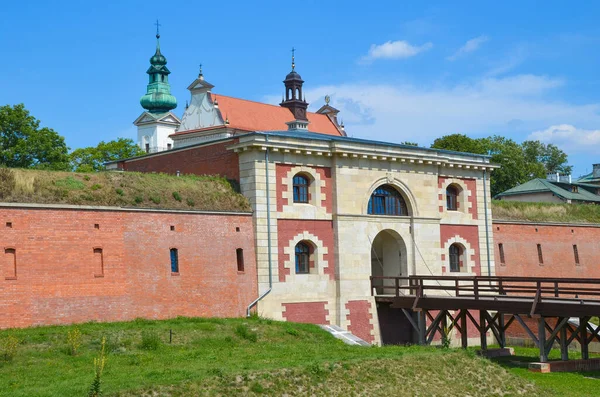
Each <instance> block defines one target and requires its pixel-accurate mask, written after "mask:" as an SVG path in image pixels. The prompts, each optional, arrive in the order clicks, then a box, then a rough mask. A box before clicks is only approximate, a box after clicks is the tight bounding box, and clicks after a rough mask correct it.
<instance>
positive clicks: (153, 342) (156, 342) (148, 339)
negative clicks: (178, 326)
mask: <svg viewBox="0 0 600 397" xmlns="http://www.w3.org/2000/svg"><path fill="white" fill-rule="evenodd" d="M160 345H162V341H161V340H160V336H158V333H157V332H156V331H142V343H140V349H143V350H158V348H159V347H160Z"/></svg>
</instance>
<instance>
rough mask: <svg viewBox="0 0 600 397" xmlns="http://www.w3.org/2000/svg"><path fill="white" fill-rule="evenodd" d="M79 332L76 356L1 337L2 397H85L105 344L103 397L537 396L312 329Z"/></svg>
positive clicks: (61, 337) (42, 332)
mask: <svg viewBox="0 0 600 397" xmlns="http://www.w3.org/2000/svg"><path fill="white" fill-rule="evenodd" d="M78 328H79V330H80V331H81V334H82V345H81V346H80V348H79V349H78V353H77V354H76V355H71V354H70V353H69V349H68V345H67V341H66V335H67V332H68V331H69V330H72V329H73V327H72V326H53V327H38V328H29V329H13V330H4V331H0V340H1V339H2V338H5V337H7V336H14V337H16V338H18V339H19V340H20V345H19V347H18V349H17V352H16V354H15V355H14V357H13V358H12V360H10V361H0V395H2V396H14V397H19V396H82V395H86V393H87V391H88V390H89V387H90V385H91V383H92V381H93V379H94V367H93V359H94V358H95V357H98V355H99V351H100V346H101V340H102V337H103V336H104V337H106V352H107V357H106V358H107V361H106V367H105V369H104V373H103V376H102V388H103V391H104V395H105V396H139V395H147V396H167V395H168V396H190V395H227V396H229V395H248V394H250V395H259V394H262V393H265V394H267V395H282V394H284V393H287V394H288V395H311V394H313V395H375V396H377V395H381V396H390V395H410V396H412V395H423V396H435V395H437V396H464V395H467V394H468V395H470V396H494V395H498V396H499V395H519V394H521V395H542V394H541V391H540V390H542V389H539V388H538V387H537V386H535V385H534V384H533V383H532V382H531V381H530V380H528V379H525V378H523V377H519V376H517V375H515V374H511V373H510V372H509V371H507V370H505V369H504V368H502V367H501V366H499V365H496V364H494V363H493V362H491V361H489V360H486V359H482V358H479V357H476V356H475V355H474V354H473V352H471V351H462V350H452V349H448V350H444V349H440V348H434V347H418V346H413V347H398V346H389V347H372V348H368V347H367V348H365V347H360V346H348V345H345V344H343V343H342V342H341V341H339V340H337V339H334V338H333V337H332V336H331V335H329V334H328V333H326V332H324V331H322V330H321V329H319V328H318V327H317V326H313V325H309V324H294V323H280V322H276V321H271V320H264V319H260V318H252V319H190V318H177V319H173V320H166V321H148V320H136V321H132V322H126V323H110V324H106V323H102V324H101V323H85V324H80V325H78ZM170 331H172V332H173V334H172V335H173V340H172V343H169V337H170ZM157 339H158V342H157ZM511 371H512V369H511ZM544 394H546V395H551V394H548V393H544ZM555 395H561V394H555ZM563 395H564V394H563Z"/></svg>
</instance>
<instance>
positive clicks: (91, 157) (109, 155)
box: [71, 138, 145, 172]
mask: <svg viewBox="0 0 600 397" xmlns="http://www.w3.org/2000/svg"><path fill="white" fill-rule="evenodd" d="M144 153H145V152H144V151H143V150H142V149H140V147H139V146H138V145H136V144H135V143H134V142H133V140H131V139H128V138H127V139H126V138H118V139H117V140H115V141H110V142H104V141H101V142H100V143H99V144H98V145H97V146H95V147H92V146H90V147H86V148H81V149H76V150H74V151H73V153H71V163H72V166H73V169H74V170H75V171H77V172H92V171H102V170H104V169H105V166H104V163H106V162H108V161H114V160H119V159H126V158H130V157H135V156H141V155H142V154H144Z"/></svg>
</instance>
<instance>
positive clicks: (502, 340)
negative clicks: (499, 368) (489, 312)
mask: <svg viewBox="0 0 600 397" xmlns="http://www.w3.org/2000/svg"><path fill="white" fill-rule="evenodd" d="M504 330H505V329H504V313H498V336H500V339H499V340H498V344H500V348H501V349H504V348H505V347H506V334H505V332H504Z"/></svg>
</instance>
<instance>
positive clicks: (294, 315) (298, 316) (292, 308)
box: [282, 302, 329, 325]
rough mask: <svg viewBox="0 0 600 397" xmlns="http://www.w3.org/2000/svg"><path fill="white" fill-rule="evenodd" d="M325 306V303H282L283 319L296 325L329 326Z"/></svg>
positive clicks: (327, 311) (327, 312)
mask: <svg viewBox="0 0 600 397" xmlns="http://www.w3.org/2000/svg"><path fill="white" fill-rule="evenodd" d="M326 304H327V302H300V303H282V306H283V318H285V319H286V320H287V321H292V322H296V323H309V324H327V325H329V321H328V320H327V316H328V315H329V310H326V309H325V305H326Z"/></svg>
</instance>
